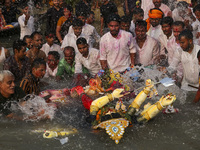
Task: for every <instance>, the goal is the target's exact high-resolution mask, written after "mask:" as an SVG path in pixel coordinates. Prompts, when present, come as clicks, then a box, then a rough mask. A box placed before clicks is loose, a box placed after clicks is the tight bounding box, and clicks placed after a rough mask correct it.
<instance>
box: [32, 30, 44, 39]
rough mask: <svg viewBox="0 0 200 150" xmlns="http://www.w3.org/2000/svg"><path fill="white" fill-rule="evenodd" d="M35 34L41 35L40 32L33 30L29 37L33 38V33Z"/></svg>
mask: <svg viewBox="0 0 200 150" xmlns="http://www.w3.org/2000/svg"><path fill="white" fill-rule="evenodd" d="M37 34H39V35H42V33H41V32H38V31H34V32H33V33H32V34H31V39H33V38H34V37H35V35H37Z"/></svg>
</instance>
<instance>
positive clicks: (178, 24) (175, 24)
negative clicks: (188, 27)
mask: <svg viewBox="0 0 200 150" xmlns="http://www.w3.org/2000/svg"><path fill="white" fill-rule="evenodd" d="M173 26H182V28H184V27H185V23H184V22H183V21H175V22H174V23H173Z"/></svg>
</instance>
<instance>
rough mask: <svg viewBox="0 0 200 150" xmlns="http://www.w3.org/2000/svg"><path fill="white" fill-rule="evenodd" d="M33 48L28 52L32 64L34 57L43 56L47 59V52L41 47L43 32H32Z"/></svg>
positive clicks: (42, 57)
mask: <svg viewBox="0 0 200 150" xmlns="http://www.w3.org/2000/svg"><path fill="white" fill-rule="evenodd" d="M31 39H32V48H31V49H30V50H29V51H28V52H27V54H26V56H27V57H28V58H29V59H30V62H31V64H32V63H33V61H34V59H36V58H41V59H44V60H46V54H45V52H43V51H42V50H40V49H41V47H42V34H41V33H40V32H37V31H35V32H33V33H32V34H31Z"/></svg>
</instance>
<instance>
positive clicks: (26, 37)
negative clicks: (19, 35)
mask: <svg viewBox="0 0 200 150" xmlns="http://www.w3.org/2000/svg"><path fill="white" fill-rule="evenodd" d="M26 39H31V36H30V35H25V36H24V38H23V41H24V42H26Z"/></svg>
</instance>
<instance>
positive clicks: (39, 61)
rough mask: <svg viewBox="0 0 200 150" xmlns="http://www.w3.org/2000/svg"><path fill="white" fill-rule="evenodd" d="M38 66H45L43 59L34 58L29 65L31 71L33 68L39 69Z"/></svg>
mask: <svg viewBox="0 0 200 150" xmlns="http://www.w3.org/2000/svg"><path fill="white" fill-rule="evenodd" d="M40 65H45V66H46V61H44V59H42V58H36V59H34V61H33V63H32V65H31V69H33V68H36V69H37V68H39V67H40Z"/></svg>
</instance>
